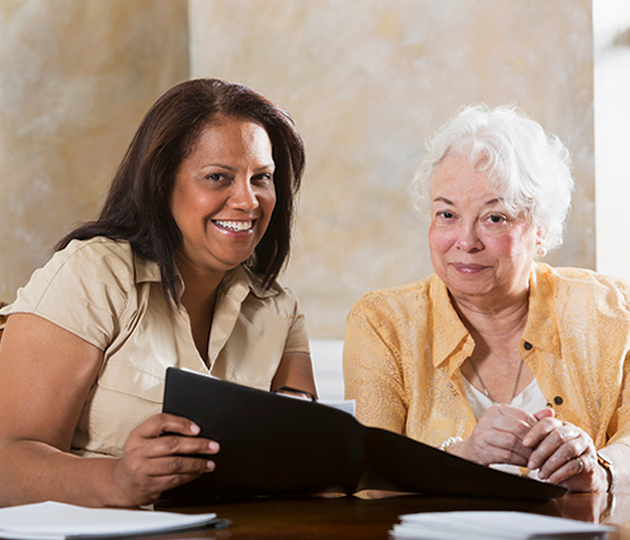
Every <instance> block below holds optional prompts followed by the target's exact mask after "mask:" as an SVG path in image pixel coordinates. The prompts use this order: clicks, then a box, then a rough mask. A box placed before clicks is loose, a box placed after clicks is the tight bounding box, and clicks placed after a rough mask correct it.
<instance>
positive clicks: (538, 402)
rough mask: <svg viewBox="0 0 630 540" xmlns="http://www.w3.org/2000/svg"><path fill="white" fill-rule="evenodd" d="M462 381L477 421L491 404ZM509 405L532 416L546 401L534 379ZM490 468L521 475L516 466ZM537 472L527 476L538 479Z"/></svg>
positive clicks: (466, 380) (465, 380)
mask: <svg viewBox="0 0 630 540" xmlns="http://www.w3.org/2000/svg"><path fill="white" fill-rule="evenodd" d="M462 379H463V380H464V389H465V390H466V399H467V400H468V404H469V405H470V407H471V408H472V410H473V413H474V415H475V418H476V419H477V420H479V419H480V418H481V416H482V415H483V413H485V412H486V411H487V410H488V409H489V408H490V407H492V405H493V403H492V401H490V400H489V399H488V397H487V396H486V395H485V394H484V393H483V392H481V391H479V390H477V389H476V388H475V387H474V386H473V385H472V384H471V383H470V381H469V380H468V379H466V377H462ZM510 405H512V406H513V407H518V408H519V409H523V410H525V411H527V412H528V413H530V414H534V413H536V412H538V411H540V410H541V409H544V408H545V407H546V406H547V400H546V399H545V396H543V393H542V392H541V391H540V387H539V386H538V383H537V382H536V379H534V380H532V382H530V383H529V384H528V385H527V387H526V388H525V389H524V390H523V391H522V392H521V393H520V394H518V395H516V396H514V399H513V400H512V402H511V403H510ZM491 467H492V468H493V469H499V470H501V471H504V472H509V473H513V474H521V469H519V468H518V467H517V466H516V465H505V464H494V465H491ZM537 472H538V471H537V470H534V471H530V472H529V476H530V477H531V478H534V479H538V474H537Z"/></svg>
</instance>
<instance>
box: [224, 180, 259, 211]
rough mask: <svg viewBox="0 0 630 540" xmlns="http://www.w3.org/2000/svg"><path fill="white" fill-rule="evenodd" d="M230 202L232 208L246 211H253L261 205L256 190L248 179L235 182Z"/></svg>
mask: <svg viewBox="0 0 630 540" xmlns="http://www.w3.org/2000/svg"><path fill="white" fill-rule="evenodd" d="M228 204H229V205H230V207H232V208H236V209H238V210H243V211H245V212H251V211H252V210H254V209H255V208H257V207H258V206H260V203H259V202H258V197H257V194H256V191H255V190H254V187H253V186H252V185H251V183H250V182H248V181H243V182H235V183H234V187H233V192H232V193H231V194H230V198H229V200H228Z"/></svg>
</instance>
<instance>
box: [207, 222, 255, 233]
mask: <svg viewBox="0 0 630 540" xmlns="http://www.w3.org/2000/svg"><path fill="white" fill-rule="evenodd" d="M212 222H213V223H215V224H217V225H218V226H219V227H221V228H222V229H226V230H228V231H234V232H242V231H248V230H250V229H251V228H252V226H253V224H254V222H253V220H248V221H218V220H216V221H215V220H213V221H212Z"/></svg>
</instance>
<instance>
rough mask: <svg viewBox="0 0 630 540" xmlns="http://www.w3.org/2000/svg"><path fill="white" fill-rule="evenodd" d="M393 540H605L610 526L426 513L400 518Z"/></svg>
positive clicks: (508, 515) (523, 516)
mask: <svg viewBox="0 0 630 540" xmlns="http://www.w3.org/2000/svg"><path fill="white" fill-rule="evenodd" d="M399 519H400V520H401V523H400V524H397V525H394V529H393V530H392V531H390V534H391V535H392V536H393V537H394V538H408V539H424V540H460V539H461V540H491V539H499V538H500V539H501V540H534V539H540V540H542V539H556V538H557V539H560V538H571V539H580V538H584V539H588V538H593V539H594V538H606V536H607V533H608V532H609V531H612V530H615V529H614V528H613V527H609V526H606V525H598V524H595V523H586V522H583V521H574V520H571V519H564V518H558V517H551V516H542V515H539V514H529V513H526V512H509V511H507V512H502V511H480V512H477V511H470V512H427V513H420V514H406V515H402V516H400V517H399Z"/></svg>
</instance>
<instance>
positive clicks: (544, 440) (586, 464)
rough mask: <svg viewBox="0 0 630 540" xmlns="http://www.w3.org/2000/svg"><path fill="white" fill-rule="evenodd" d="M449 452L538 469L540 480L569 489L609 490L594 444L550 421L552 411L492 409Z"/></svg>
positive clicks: (568, 427) (479, 460)
mask: <svg viewBox="0 0 630 540" xmlns="http://www.w3.org/2000/svg"><path fill="white" fill-rule="evenodd" d="M452 452H453V453H454V454H455V455H458V456H460V457H463V458H466V459H469V460H471V461H475V462H477V463H481V464H483V465H493V464H499V463H501V464H503V463H506V464H509V465H517V466H519V467H527V468H529V469H532V470H535V469H538V477H539V478H540V479H541V480H545V481H547V482H552V483H554V484H562V485H564V486H566V487H567V488H569V489H570V490H571V491H588V492H591V491H599V492H602V491H603V492H605V491H606V489H607V488H608V478H607V475H606V471H604V469H603V468H602V467H600V466H599V465H598V463H597V453H596V450H595V445H594V444H593V440H592V439H591V438H590V437H589V436H588V435H587V434H586V433H585V432H584V431H583V430H582V429H580V428H578V427H576V426H574V425H573V424H570V423H568V422H562V421H560V420H558V419H557V418H555V416H554V412H553V410H552V409H543V410H541V411H539V412H537V413H536V414H533V415H532V414H529V413H528V412H526V411H524V410H522V409H519V408H517V407H511V406H510V405H503V404H499V405H494V406H493V407H491V408H490V409H488V410H487V411H486V413H485V414H484V415H483V416H482V417H481V418H480V419H479V423H478V424H477V426H476V427H475V429H474V431H473V432H472V434H471V435H470V437H468V439H466V440H465V441H462V442H460V443H458V444H456V445H454V446H453V449H452ZM578 457H579V460H578V459H576V458H578ZM580 461H581V463H582V464H581V465H580Z"/></svg>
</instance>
